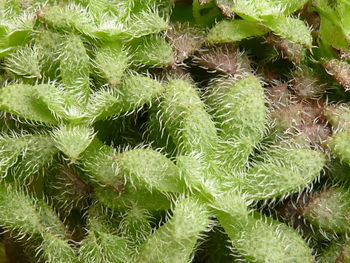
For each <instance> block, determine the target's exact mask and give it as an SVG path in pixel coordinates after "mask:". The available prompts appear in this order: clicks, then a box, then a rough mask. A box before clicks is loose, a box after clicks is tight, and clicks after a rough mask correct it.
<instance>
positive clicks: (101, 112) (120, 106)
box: [87, 75, 163, 121]
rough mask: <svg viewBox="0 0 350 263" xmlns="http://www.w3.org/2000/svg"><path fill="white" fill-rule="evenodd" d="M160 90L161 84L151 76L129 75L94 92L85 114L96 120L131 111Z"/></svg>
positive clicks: (153, 96) (155, 95) (161, 88)
mask: <svg viewBox="0 0 350 263" xmlns="http://www.w3.org/2000/svg"><path fill="white" fill-rule="evenodd" d="M162 90H163V87H162V85H161V84H160V83H159V82H157V81H155V80H153V79H151V78H148V77H144V76H140V75H129V76H126V77H125V78H124V79H123V81H122V83H121V84H120V85H118V87H116V88H114V89H101V90H100V91H97V92H95V93H94V94H93V95H92V98H91V100H90V103H89V105H88V106H87V114H88V116H89V117H90V118H92V119H94V120H95V121H96V120H102V119H105V118H107V117H110V116H113V115H118V114H121V113H124V112H127V111H131V110H133V109H136V108H138V107H140V106H142V105H143V104H146V103H148V102H150V101H151V100H152V99H154V98H155V97H157V96H158V95H159V94H160V92H162Z"/></svg>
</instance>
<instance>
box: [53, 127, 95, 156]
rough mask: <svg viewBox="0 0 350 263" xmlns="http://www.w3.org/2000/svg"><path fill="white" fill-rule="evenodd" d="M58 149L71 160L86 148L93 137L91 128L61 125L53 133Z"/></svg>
mask: <svg viewBox="0 0 350 263" xmlns="http://www.w3.org/2000/svg"><path fill="white" fill-rule="evenodd" d="M53 138H54V140H55V142H56V145H57V147H58V149H59V150H60V151H61V152H63V153H64V154H65V155H67V156H68V157H69V158H70V159H71V161H72V162H74V161H76V160H77V159H78V158H79V156H80V154H81V153H82V152H84V151H85V150H86V148H87V147H88V146H89V145H90V143H91V142H92V140H93V138H94V134H93V130H92V129H91V128H89V127H87V126H82V125H81V126H72V125H69V126H63V127H61V128H60V129H58V130H56V131H55V132H54V134H53Z"/></svg>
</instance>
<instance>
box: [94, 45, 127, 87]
mask: <svg viewBox="0 0 350 263" xmlns="http://www.w3.org/2000/svg"><path fill="white" fill-rule="evenodd" d="M129 59H130V58H129V55H128V53H127V52H126V51H125V50H124V49H123V48H122V47H121V46H120V45H118V43H113V45H112V44H108V45H104V46H102V47H101V48H100V49H99V50H98V51H97V52H96V57H95V67H96V69H97V71H98V72H100V73H101V74H102V77H103V78H104V79H106V80H107V82H108V84H109V85H111V86H112V87H116V86H117V85H118V84H119V83H120V82H121V77H122V76H123V73H124V71H125V70H126V68H127V67H128V66H129V63H130V62H129Z"/></svg>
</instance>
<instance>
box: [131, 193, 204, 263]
mask: <svg viewBox="0 0 350 263" xmlns="http://www.w3.org/2000/svg"><path fill="white" fill-rule="evenodd" d="M209 224H210V220H209V213H208V211H207V210H206V208H205V206H203V205H201V204H200V203H199V202H198V201H196V200H195V199H182V200H180V201H178V202H176V206H175V209H174V211H173V216H172V218H171V219H169V220H168V221H167V222H166V223H165V224H164V225H162V226H161V227H159V229H157V230H156V231H155V232H154V233H153V234H152V235H151V236H150V237H149V238H148V239H147V240H146V242H145V243H144V244H143V245H141V247H140V252H139V255H138V257H137V262H144V263H147V262H163V261H164V259H166V261H167V262H171V263H175V262H176V263H182V262H183V263H185V262H189V260H190V258H191V256H192V254H193V249H194V247H195V245H196V243H197V240H198V239H200V234H201V233H202V232H205V231H207V230H208V225H209Z"/></svg>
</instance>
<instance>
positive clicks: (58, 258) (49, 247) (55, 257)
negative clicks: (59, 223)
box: [41, 233, 78, 263]
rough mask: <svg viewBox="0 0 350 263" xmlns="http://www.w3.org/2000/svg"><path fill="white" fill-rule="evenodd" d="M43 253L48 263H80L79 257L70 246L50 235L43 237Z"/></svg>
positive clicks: (46, 234)
mask: <svg viewBox="0 0 350 263" xmlns="http://www.w3.org/2000/svg"><path fill="white" fill-rule="evenodd" d="M43 239H44V240H43V243H42V246H41V249H42V253H43V256H44V258H45V259H46V262H47V263H67V262H69V263H78V257H77V255H76V254H75V251H74V250H73V249H72V248H71V247H70V246H69V244H68V243H67V242H66V241H65V240H63V239H61V238H59V237H57V236H54V235H52V234H50V233H45V234H44V235H43Z"/></svg>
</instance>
